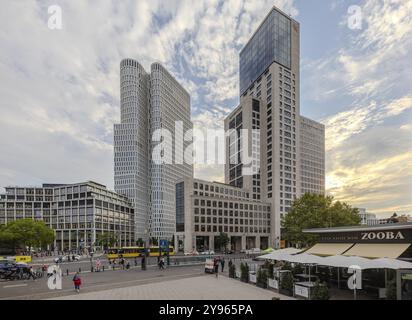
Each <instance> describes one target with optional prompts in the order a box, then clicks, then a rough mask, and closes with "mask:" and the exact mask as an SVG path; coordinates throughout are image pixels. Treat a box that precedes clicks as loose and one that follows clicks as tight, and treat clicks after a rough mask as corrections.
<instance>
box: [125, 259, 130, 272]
mask: <svg viewBox="0 0 412 320" xmlns="http://www.w3.org/2000/svg"><path fill="white" fill-rule="evenodd" d="M129 269H130V262H129V261H127V264H126V270H129Z"/></svg>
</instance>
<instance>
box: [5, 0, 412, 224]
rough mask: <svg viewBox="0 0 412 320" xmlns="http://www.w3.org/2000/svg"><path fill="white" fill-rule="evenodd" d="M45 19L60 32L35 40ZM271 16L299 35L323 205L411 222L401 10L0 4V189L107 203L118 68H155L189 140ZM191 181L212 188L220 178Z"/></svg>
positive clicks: (224, 102) (199, 2) (410, 41)
mask: <svg viewBox="0 0 412 320" xmlns="http://www.w3.org/2000/svg"><path fill="white" fill-rule="evenodd" d="M51 5H59V6H60V7H61V9H62V11H61V12H62V28H61V29H50V28H48V20H49V18H50V14H49V13H48V7H49V6H51ZM273 5H276V6H278V7H279V8H281V9H282V10H284V11H285V12H286V13H288V14H290V15H291V16H292V17H293V18H294V19H296V20H297V21H299V22H300V24H301V73H302V74H301V82H302V83H301V113H302V115H304V116H307V117H310V118H312V119H314V120H317V121H320V122H322V123H323V124H325V125H326V149H327V155H326V166H327V179H326V180H327V193H328V194H331V195H333V196H334V197H335V198H336V199H337V200H342V201H346V202H348V203H349V204H351V205H353V206H356V207H360V208H367V210H368V211H370V212H374V213H377V214H378V215H379V216H382V217H383V216H388V215H391V214H392V213H393V212H397V213H398V214H404V213H405V214H408V213H411V214H412V196H411V194H412V142H411V134H412V121H411V120H412V72H411V71H412V64H411V61H412V1H411V0H352V1H346V0H345V1H343V0H311V1H307V0H275V1H273V0H272V1H267V0H226V1H220V0H196V1H190V0H180V1H178V0H167V1H166V0H147V1H146V0H122V1H117V0H98V1H97V0H96V1H91V0H90V1H86V0H52V1H48V0H42V1H40V0H19V1H14V0H2V10H1V11H0V48H1V49H0V97H1V98H0V187H4V186H11V185H41V184H42V183H44V182H48V183H60V182H63V183H75V182H80V181H87V180H93V181H97V182H99V183H102V184H105V185H107V186H108V188H110V189H113V124H114V123H118V122H119V120H120V90H119V86H120V84H119V82H120V80H119V63H120V61H121V60H122V59H123V58H133V59H136V60H138V61H139V62H141V64H142V65H143V66H144V67H145V69H146V70H150V65H151V63H153V62H160V63H162V64H163V65H164V66H165V67H166V68H167V69H168V70H169V71H170V72H171V73H172V74H173V75H174V76H175V77H176V78H177V79H178V81H179V82H180V83H181V84H182V85H183V86H184V87H185V88H186V89H187V90H188V91H189V93H190V94H191V99H192V119H193V121H194V123H195V126H196V127H197V128H216V129H219V128H222V127H223V119H224V118H225V116H227V115H228V114H229V113H230V111H231V110H233V109H234V108H235V107H236V106H237V103H238V100H239V97H238V95H239V94H238V91H239V88H238V82H239V81H238V69H239V68H238V64H239V60H238V53H239V51H240V50H241V48H242V47H243V45H244V44H245V43H246V42H247V40H248V38H249V37H250V36H251V35H252V34H253V32H254V31H255V29H256V28H257V27H258V25H259V24H260V22H261V21H262V19H263V18H264V17H265V16H266V14H267V13H268V12H269V10H270V8H271V7H272V6H273ZM352 5H357V6H358V8H359V9H360V10H361V11H360V13H361V16H362V17H361V19H360V20H357V22H359V21H360V22H361V26H360V25H359V24H358V26H360V29H354V28H353V27H351V26H352V25H351V24H348V21H349V22H350V21H352V22H353V12H352V11H351V12H349V7H350V6H352ZM195 175H196V177H198V178H201V179H206V180H214V181H223V167H221V166H198V167H196V170H195ZM0 191H1V189H0Z"/></svg>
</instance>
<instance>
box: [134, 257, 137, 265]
mask: <svg viewBox="0 0 412 320" xmlns="http://www.w3.org/2000/svg"><path fill="white" fill-rule="evenodd" d="M134 266H135V267H137V258H136V257H135V258H134Z"/></svg>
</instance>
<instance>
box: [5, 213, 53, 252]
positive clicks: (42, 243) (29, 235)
mask: <svg viewBox="0 0 412 320" xmlns="http://www.w3.org/2000/svg"><path fill="white" fill-rule="evenodd" d="M0 239H1V240H0V241H1V242H3V243H8V244H9V246H12V249H16V248H17V247H19V246H24V247H25V248H29V250H31V249H32V248H45V247H46V246H47V245H49V244H52V243H53V241H54V239H55V234H54V231H53V230H52V229H50V228H49V227H47V226H46V224H45V223H44V222H43V221H35V220H32V219H21V220H16V221H13V222H10V223H9V224H8V225H7V226H3V227H2V228H1V229H0Z"/></svg>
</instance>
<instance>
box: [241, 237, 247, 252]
mask: <svg viewBox="0 0 412 320" xmlns="http://www.w3.org/2000/svg"><path fill="white" fill-rule="evenodd" d="M242 250H246V236H242Z"/></svg>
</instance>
